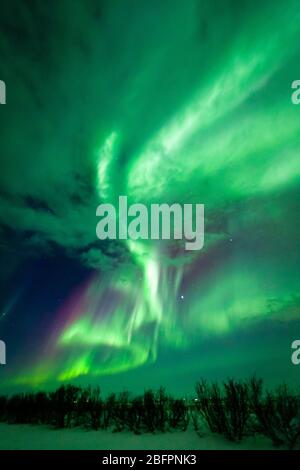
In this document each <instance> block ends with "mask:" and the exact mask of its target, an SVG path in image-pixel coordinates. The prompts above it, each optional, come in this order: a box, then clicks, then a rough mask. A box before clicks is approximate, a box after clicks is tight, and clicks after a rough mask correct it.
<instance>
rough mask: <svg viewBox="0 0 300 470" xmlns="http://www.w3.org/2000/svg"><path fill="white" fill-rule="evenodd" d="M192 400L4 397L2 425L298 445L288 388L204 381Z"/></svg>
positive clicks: (82, 393) (71, 390) (297, 417)
mask: <svg viewBox="0 0 300 470" xmlns="http://www.w3.org/2000/svg"><path fill="white" fill-rule="evenodd" d="M195 391H196V395H195V398H193V399H186V398H174V397H172V396H171V395H170V394H167V393H166V391H165V389H164V388H162V387H161V388H160V389H159V390H157V391H154V390H145V392H144V393H143V394H142V395H139V396H133V397H132V396H131V395H130V394H129V392H127V391H124V392H121V393H118V394H116V393H112V394H110V395H108V396H107V397H104V396H103V395H102V393H101V390H100V388H99V387H91V386H89V387H78V386H75V385H70V384H68V385H62V386H60V387H59V388H58V389H57V390H55V391H53V392H42V391H41V392H36V393H20V394H15V395H12V396H9V397H8V396H0V421H2V422H6V423H11V424H40V425H41V424H42V425H49V426H53V427H55V428H70V427H84V428H87V429H93V430H98V429H106V430H111V431H112V432H120V431H124V430H127V431H128V430H129V431H131V432H134V433H136V434H141V433H146V432H151V433H154V432H170V431H174V430H181V431H185V430H186V429H187V428H188V426H189V425H191V426H193V427H194V429H195V430H196V432H197V433H198V435H199V436H200V437H203V436H204V435H205V433H206V432H207V430H209V431H210V432H212V433H217V434H221V435H223V436H225V437H226V438H227V439H228V440H230V441H233V442H240V441H241V440H242V439H243V438H244V437H247V436H253V435H255V434H261V435H264V436H267V437H268V438H269V439H271V441H272V443H273V445H274V446H276V447H279V446H285V447H288V448H290V449H292V448H295V447H296V446H298V444H299V440H300V398H299V396H298V395H297V394H295V393H292V392H291V391H290V390H289V389H288V387H287V386H286V385H281V386H280V387H279V388H278V389H276V390H272V391H270V390H266V389H265V388H264V387H263V382H262V380H261V379H258V378H256V377H252V378H251V379H249V380H246V381H237V380H232V379H228V380H227V381H225V382H223V383H216V382H207V381H205V380H203V379H202V380H201V381H199V382H198V383H197V384H196V387H195Z"/></svg>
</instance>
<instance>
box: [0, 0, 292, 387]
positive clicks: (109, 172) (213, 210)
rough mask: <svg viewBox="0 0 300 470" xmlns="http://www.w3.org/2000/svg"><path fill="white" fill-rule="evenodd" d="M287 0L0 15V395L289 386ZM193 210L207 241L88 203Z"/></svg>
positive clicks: (129, 0) (96, 1)
mask: <svg viewBox="0 0 300 470" xmlns="http://www.w3.org/2000/svg"><path fill="white" fill-rule="evenodd" d="M299 38H300V3H299V0H286V1H285V2H282V1H281V0H273V1H264V2H261V1H256V0H255V1H251V2H249V1H244V0H241V1H234V0H222V1H213V0H205V1H204V0H187V1H185V2H183V1H181V0H172V1H171V0H164V1H158V0H154V1H147V0H142V1H138V0H135V1H134V0H123V1H122V0H116V1H109V0H106V1H100V0H85V1H84V0H76V1H68V0H63V1H60V2H59V3H58V2H57V3H55V6H54V5H53V4H52V3H48V4H47V3H46V2H39V1H34V0H31V1H29V0H23V1H16V0H13V1H10V2H8V1H7V2H3V5H2V4H1V15H0V57H1V68H0V79H1V80H4V81H5V83H6V92H7V104H6V105H3V106H1V107H0V132H1V139H0V157H1V172H0V224H1V225H0V249H1V258H0V259H1V267H0V280H1V306H0V339H2V340H4V341H5V343H6V345H7V364H6V365H5V366H1V368H0V387H1V388H3V389H8V390H12V389H15V388H18V387H21V388H24V387H52V386H54V385H57V384H58V383H64V382H66V381H71V382H76V381H78V382H83V383H93V384H94V383H97V384H98V383H100V384H101V385H103V387H104V388H106V389H107V390H112V389H123V388H129V389H133V388H140V389H143V388H144V387H147V386H159V385H161V384H162V385H165V386H167V387H169V388H170V389H173V390H175V391H181V392H184V393H188V392H189V391H190V390H191V389H192V386H193V383H194V382H195V380H197V379H198V378H199V377H201V376H205V377H207V378H213V379H215V378H224V377H227V376H234V377H244V376H249V375H251V374H253V373H257V374H258V375H261V376H263V377H264V378H265V379H266V381H267V382H270V383H272V384H273V383H277V381H282V380H286V381H287V382H290V383H292V384H299V379H300V367H299V368H297V366H294V365H292V363H291V360H290V357H291V344H292V342H293V341H294V340H295V339H300V288H299V285H300V270H299V266H300V249H299V238H300V237H299V234H300V219H299V213H300V198H299V188H300V156H299V153H300V106H298V105H293V104H292V102H291V93H292V90H291V83H292V82H293V81H294V80H296V79H300V39H299ZM120 195H126V196H127V197H128V201H129V203H143V204H145V205H146V206H149V205H150V204H152V203H167V204H172V203H181V204H185V203H192V204H197V203H198V204H204V205H205V244H204V248H203V250H201V251H195V252H191V251H185V250H184V247H183V243H182V242H181V241H177V240H175V241H174V240H173V241H157V240H152V241H151V240H148V241H140V240H136V241H132V240H118V241H100V240H99V239H98V238H97V236H96V224H97V218H96V215H95V213H96V207H97V206H98V205H99V204H100V203H110V204H117V201H118V198H119V196H120Z"/></svg>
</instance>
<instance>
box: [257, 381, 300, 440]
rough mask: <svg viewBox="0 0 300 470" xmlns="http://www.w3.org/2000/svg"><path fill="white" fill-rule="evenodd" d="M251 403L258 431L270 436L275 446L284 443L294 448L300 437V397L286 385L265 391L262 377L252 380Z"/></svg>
mask: <svg viewBox="0 0 300 470" xmlns="http://www.w3.org/2000/svg"><path fill="white" fill-rule="evenodd" d="M250 393H251V405H252V409H253V411H254V413H255V416H256V418H257V421H258V431H260V432H262V433H263V434H264V435H265V436H267V437H269V438H270V439H271V440H272V442H273V444H274V446H276V447H278V446H280V445H282V444H284V445H286V446H287V447H288V448H289V449H293V448H294V447H295V445H296V444H297V442H298V440H299V438H300V408H299V397H297V396H295V395H292V394H291V393H290V392H289V391H288V389H287V386H286V385H281V386H280V387H279V388H278V389H277V390H275V392H273V393H271V392H266V393H263V385H262V380H261V379H256V378H255V377H254V378H252V379H251V381H250Z"/></svg>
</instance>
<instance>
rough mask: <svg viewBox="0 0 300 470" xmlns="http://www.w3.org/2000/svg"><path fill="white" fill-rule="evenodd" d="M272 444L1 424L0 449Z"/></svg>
mask: <svg viewBox="0 0 300 470" xmlns="http://www.w3.org/2000/svg"><path fill="white" fill-rule="evenodd" d="M272 448H273V447H272V445H271V442H270V441H269V440H268V439H266V438H264V437H261V436H257V437H251V438H247V439H244V440H243V441H242V443H240V444H232V443H231V442H228V441H226V440H225V439H224V438H223V437H222V436H218V435H211V434H207V435H205V436H204V437H199V436H198V435H197V434H196V433H195V431H193V430H192V429H189V430H188V431H186V432H172V433H164V434H142V435H139V436H137V435H135V434H131V433H128V432H121V433H112V432H110V431H85V430H83V429H63V430H61V429H59V430H56V429H49V428H47V427H44V426H30V425H11V424H3V423H0V449H6V450H22V449H34V450H43V449H45V450H46V449H51V450H54V449H55V450H56V449H57V450H63V449H67V450H68V449H78V450H80V449H82V450H98V449H99V450H100V449H104V450H117V449H120V450H127V449H128V450H139V449H141V450H196V449H200V450H227V449H239V450H241V449H272Z"/></svg>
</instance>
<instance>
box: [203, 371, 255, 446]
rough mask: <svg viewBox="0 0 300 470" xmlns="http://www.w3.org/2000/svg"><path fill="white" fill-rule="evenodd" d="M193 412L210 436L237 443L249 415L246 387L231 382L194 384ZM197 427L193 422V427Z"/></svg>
mask: <svg viewBox="0 0 300 470" xmlns="http://www.w3.org/2000/svg"><path fill="white" fill-rule="evenodd" d="M196 392H197V396H198V400H197V402H196V409H197V410H198V412H199V414H200V415H201V416H202V418H203V420H204V421H205V423H206V424H207V426H208V427H209V429H210V430H211V432H213V433H218V434H223V435H224V436H225V437H226V438H227V439H229V440H230V441H240V440H241V439H242V438H243V436H244V434H245V429H246V424H247V420H248V417H249V414H250V408H249V393H248V386H247V384H246V383H243V382H236V381H234V380H232V379H230V380H228V381H227V382H224V384H223V389H222V388H221V387H220V386H219V385H218V384H217V383H212V384H208V383H207V382H206V381H205V380H201V381H200V382H199V383H198V384H197V385H196ZM195 425H196V426H198V424H196V423H195V418H194V426H195Z"/></svg>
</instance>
